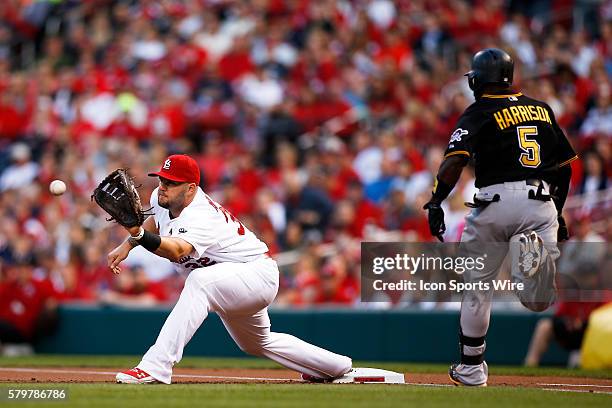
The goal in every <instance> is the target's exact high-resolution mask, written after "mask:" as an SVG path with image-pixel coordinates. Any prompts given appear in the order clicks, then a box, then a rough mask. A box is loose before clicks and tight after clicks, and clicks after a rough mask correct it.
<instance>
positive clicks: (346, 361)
mask: <svg viewBox="0 0 612 408" xmlns="http://www.w3.org/2000/svg"><path fill="white" fill-rule="evenodd" d="M351 368H353V360H351V359H350V358H349V357H343V358H342V359H339V360H338V365H337V367H334V372H333V373H331V374H332V376H333V377H340V376H341V375H344V374H346V373H348V372H349V371H351Z"/></svg>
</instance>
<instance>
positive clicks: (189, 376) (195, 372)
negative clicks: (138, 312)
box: [0, 367, 612, 394]
mask: <svg viewBox="0 0 612 408" xmlns="http://www.w3.org/2000/svg"><path fill="white" fill-rule="evenodd" d="M117 371H118V370H117V369H109V368H95V367H91V368H68V367H66V368H60V367H36V368H26V367H20V368H12V367H9V368H3V367H0V383H7V382H12V383H15V382H23V383H59V382H62V383H64V382H68V383H70V382H72V383H112V382H114V381H115V373H116V372H117ZM404 377H405V379H406V383H407V384H409V385H423V386H451V385H450V382H449V380H448V377H447V375H446V374H443V373H440V374H418V373H406V374H404ZM172 381H173V382H174V383H183V384H184V383H191V384H202V383H229V384H243V383H275V384H279V383H281V384H282V383H304V382H303V381H302V380H301V379H300V375H299V374H298V373H296V372H293V371H288V370H279V369H189V368H177V369H175V370H174V375H173V377H172ZM489 385H490V386H507V387H532V388H533V387H535V388H541V389H549V390H559V391H576V392H597V393H606V394H612V380H609V379H601V378H579V377H552V376H546V377H543V376H539V377H536V376H504V375H500V376H491V377H490V378H489Z"/></svg>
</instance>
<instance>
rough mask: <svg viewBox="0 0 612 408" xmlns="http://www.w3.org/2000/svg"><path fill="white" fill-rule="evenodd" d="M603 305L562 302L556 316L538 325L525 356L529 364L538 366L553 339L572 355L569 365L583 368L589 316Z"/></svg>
mask: <svg viewBox="0 0 612 408" xmlns="http://www.w3.org/2000/svg"><path fill="white" fill-rule="evenodd" d="M602 304H603V303H599V302H584V303H582V302H559V303H557V305H556V310H555V314H554V316H553V317H545V318H542V319H540V320H538V322H537V323H536V327H535V329H534V332H533V336H532V337H531V343H530V344H529V349H528V350H527V355H526V356H525V365H526V366H528V367H537V366H539V365H540V360H541V359H542V356H543V355H544V353H545V352H546V351H547V350H548V348H549V346H550V343H551V340H553V339H554V340H555V341H556V342H557V343H558V344H559V345H560V346H561V347H563V348H564V349H565V350H567V351H569V352H570V359H569V360H568V366H569V367H572V368H576V367H578V366H579V365H580V348H581V346H582V339H583V337H584V332H585V331H586V328H587V326H588V323H589V315H590V314H591V312H592V311H593V310H595V309H597V308H598V307H599V306H601V305H602Z"/></svg>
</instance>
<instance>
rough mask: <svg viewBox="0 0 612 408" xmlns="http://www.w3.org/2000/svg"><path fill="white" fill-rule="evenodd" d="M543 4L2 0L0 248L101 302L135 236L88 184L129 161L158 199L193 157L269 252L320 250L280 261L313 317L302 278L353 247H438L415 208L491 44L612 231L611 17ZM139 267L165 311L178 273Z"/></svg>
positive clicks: (599, 226) (575, 204) (598, 220)
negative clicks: (481, 52) (477, 62)
mask: <svg viewBox="0 0 612 408" xmlns="http://www.w3.org/2000/svg"><path fill="white" fill-rule="evenodd" d="M548 3H549V2H546V1H538V2H507V1H502V0H492V1H475V2H470V1H466V0H440V1H436V2H425V1H404V0H402V1H390V0H375V1H362V2H351V1H311V0H306V1H298V2H281V1H262V2H255V3H253V2H248V1H234V0H231V1H209V0H194V1H187V2H185V1H183V0H165V1H163V2H151V1H145V0H131V1H128V2H125V1H109V0H90V1H87V2H74V1H63V2H62V1H40V2H31V1H9V2H6V1H5V2H3V4H2V7H0V256H2V259H5V260H7V261H10V253H11V251H13V250H14V248H16V247H20V246H23V243H22V242H21V241H23V240H25V241H28V242H29V243H30V244H29V245H30V246H34V247H36V248H37V250H39V251H40V252H42V253H45V254H47V255H46V256H47V257H51V258H54V259H52V260H51V259H50V260H49V261H48V262H47V261H40V262H39V263H38V265H37V269H36V278H37V279H38V278H39V277H40V278H41V279H49V280H50V281H52V282H53V286H54V287H55V289H56V290H57V291H58V292H60V298H61V299H62V300H63V301H95V300H96V299H98V296H99V293H100V291H102V290H104V289H106V288H109V285H110V286H112V285H113V281H114V278H113V277H112V276H109V275H107V273H110V272H109V271H108V270H106V267H105V256H106V253H107V251H108V250H109V248H112V247H113V246H114V244H115V243H116V242H117V241H119V240H121V239H124V236H123V235H122V233H121V230H119V229H117V228H116V227H115V226H114V225H112V224H108V223H106V222H105V221H104V217H105V215H104V214H102V212H101V211H100V210H99V209H98V208H97V207H96V206H95V205H94V204H92V203H91V202H90V200H89V196H90V194H91V191H92V189H93V187H94V186H95V185H96V184H97V183H98V182H99V181H100V180H101V179H102V178H103V177H104V176H105V175H106V174H108V173H109V172H110V171H112V170H114V169H115V168H117V167H129V169H130V172H131V173H132V174H133V175H134V176H135V177H136V179H137V180H138V182H142V183H144V186H143V187H142V190H141V196H143V197H146V196H148V194H149V193H150V192H151V191H152V189H153V188H155V185H154V183H152V182H151V180H148V179H147V177H145V174H146V172H147V171H148V170H149V169H150V168H152V167H154V164H156V163H158V162H159V161H160V160H161V159H162V158H163V157H165V156H167V155H168V154H169V153H174V152H184V153H190V154H193V155H194V157H197V160H198V164H199V165H200V167H201V169H202V173H203V183H204V184H205V187H206V189H207V191H209V192H210V194H211V195H213V196H215V198H218V199H219V200H220V201H223V204H224V205H226V206H227V207H228V208H230V210H231V211H233V212H236V213H240V214H241V217H244V218H243V219H244V220H245V222H248V223H249V225H250V226H251V227H252V228H253V230H254V232H255V233H257V234H259V235H260V236H262V237H264V239H265V240H266V242H267V243H268V245H269V247H270V249H271V250H272V251H292V250H296V251H303V250H308V251H310V256H312V257H313V259H312V262H311V265H314V266H311V267H309V268H306V267H305V266H304V265H297V264H296V259H297V258H296V257H295V256H293V257H292V256H288V257H282V256H281V257H280V259H283V260H287V261H286V262H287V264H286V265H285V267H284V271H285V273H286V274H287V279H286V280H285V281H284V282H285V284H284V286H283V287H281V296H282V295H283V292H285V291H286V292H287V293H291V294H292V296H288V297H287V298H286V299H289V298H291V299H295V302H302V303H303V304H312V303H314V302H315V300H314V295H313V293H319V292H318V289H317V290H314V289H312V287H313V286H311V285H310V283H308V284H303V283H301V282H311V281H313V280H312V279H310V278H308V279H301V278H300V279H295V276H296V275H298V274H300V270H302V269H313V270H314V271H315V272H317V271H318V269H319V267H320V266H321V265H326V264H328V263H329V259H328V258H329V257H333V256H334V255H333V254H335V253H336V252H335V251H337V250H338V249H337V248H336V245H338V244H339V243H342V245H352V244H358V243H359V242H360V241H361V240H366V239H375V238H378V239H402V240H422V241H429V240H431V239H432V237H430V235H429V233H428V230H427V223H426V219H425V213H424V212H423V211H422V209H421V207H422V205H423V203H424V202H425V201H427V198H428V195H429V194H430V192H431V188H432V185H433V181H434V180H433V176H432V174H433V172H434V171H436V170H437V168H438V165H439V163H440V160H441V158H442V155H443V151H444V148H445V146H446V144H447V142H448V140H449V137H450V132H451V131H452V129H453V128H454V126H455V123H456V120H457V118H458V116H459V114H460V113H461V112H462V111H463V110H464V109H465V108H466V107H467V106H468V105H469V104H470V103H471V101H472V94H471V92H470V90H469V88H468V86H467V82H466V81H465V78H464V77H463V74H464V73H465V72H466V71H467V70H468V68H469V61H470V57H471V55H472V53H473V52H474V51H475V50H476V49H480V48H483V47H485V46H496V47H502V48H507V49H508V51H509V52H510V54H511V55H512V56H513V57H514V59H515V61H516V73H515V84H516V88H517V89H518V90H520V91H522V92H523V93H525V94H527V95H530V96H533V97H537V98H540V99H545V100H546V101H548V103H549V104H550V105H551V106H552V108H553V110H554V112H555V114H556V116H557V119H558V121H559V123H560V124H561V126H562V127H563V128H564V130H565V131H566V132H567V134H568V137H569V139H570V141H571V142H572V144H573V145H574V147H575V148H576V150H577V151H579V152H580V153H581V157H582V158H583V161H576V162H574V163H573V164H572V167H573V169H574V177H573V180H572V186H573V189H572V192H571V193H572V196H570V197H569V199H568V205H567V206H566V207H567V212H568V214H570V215H574V213H575V212H583V213H586V214H587V215H588V216H589V217H590V218H591V220H592V225H591V227H590V228H591V230H593V231H595V232H597V233H604V232H605V234H606V237H608V236H609V230H610V228H609V227H608V223H606V220H607V219H608V218H609V208H610V206H609V205H610V199H609V197H610V196H609V190H610V184H609V182H608V177H609V175H610V171H612V153H611V152H612V147H611V146H612V144H611V142H610V140H611V139H610V129H612V125H611V124H610V116H611V113H610V112H611V108H610V94H611V92H610V89H612V81H611V77H612V57H611V54H610V49H611V47H610V43H611V41H610V40H611V38H612V37H611V36H612V28H611V27H612V20H611V17H610V12H609V9H610V5H609V2H603V3H601V2H570V3H568V4H567V8H559V7H558V5H557V4H556V3H555V4H553V6H554V7H553V8H551V7H548ZM583 152H586V153H583ZM595 152H596V153H595ZM55 178H61V179H63V180H64V181H66V182H67V184H68V192H67V193H66V194H64V195H63V196H61V197H53V196H51V195H50V194H48V192H47V186H48V183H49V182H50V181H51V180H53V179H55ZM473 189H474V187H473V182H472V183H470V180H469V177H468V178H466V179H465V180H463V179H462V182H461V183H459V184H458V185H457V187H456V191H455V192H454V194H455V196H454V197H455V199H453V201H452V202H451V208H449V209H448V210H449V211H448V212H447V215H448V219H447V227H448V231H447V238H449V239H457V237H458V236H459V235H460V232H461V228H462V217H463V215H464V214H465V211H466V209H465V208H464V207H462V201H470V200H471V199H472V195H473ZM598 192H599V193H600V194H597V193H598ZM596 195H597V196H596ZM581 228H582V225H581V224H580V223H578V224H577V225H575V226H574V225H570V230H572V229H575V230H576V231H577V232H578V233H581V232H580V230H581ZM101 242H103V243H102V244H101ZM347 243H348V244H347ZM330 247H332V248H336V249H334V250H329V248H330ZM90 248H91V249H90ZM289 253H291V252H289ZM136 255H137V254H136ZM298 258H299V257H298ZM147 259H152V261H149V262H148V263H144V261H143V260H141V259H139V257H138V256H135V258H134V259H133V260H132V259H130V260H129V263H130V265H131V266H132V267H135V266H136V265H138V264H140V265H143V267H144V270H145V273H146V275H147V276H148V278H149V279H150V280H152V281H155V282H156V283H159V284H160V285H161V286H163V287H165V288H166V289H167V292H168V296H169V297H170V298H171V300H172V299H173V298H172V296H174V295H175V291H174V290H173V288H175V287H176V285H177V283H179V282H180V279H182V278H181V277H179V276H177V275H175V274H173V273H172V271H171V270H170V269H169V268H168V267H167V265H166V264H164V265H161V264H157V263H156V262H157V261H155V260H154V258H147ZM332 269H333V270H334V271H335V270H342V268H340V267H337V268H336V267H334V268H332ZM292 275H293V276H292ZM306 275H308V274H306ZM349 275H350V276H352V275H351V274H349ZM335 276H336V274H335V272H334V273H327V275H326V276H325V279H326V282H327V283H326V286H325V287H326V288H327V289H326V291H327V292H326V293H327V294H326V295H325V296H324V297H325V298H326V299H328V300H329V299H336V295H333V292H334V290H332V289H333V288H334V287H337V286H338V285H339V287H342V284H341V283H338V282H339V281H340V280H341V279H339V278H338V279H336V278H335ZM323 279H324V277H323V276H319V274H318V273H317V276H316V279H315V280H316V281H317V283H316V285H315V284H314V283H313V285H314V287H316V288H321V285H322V284H323V283H322V281H323ZM330 282H331V283H333V284H329V285H327V284H328V283H330ZM0 284H2V281H0ZM348 287H350V284H349V285H348ZM330 288H331V289H330ZM300 291H303V292H304V293H296V292H300ZM328 292H329V293H328ZM341 292H342V291H341ZM117 293H120V292H117ZM330 293H332V294H331V295H330ZM108 296H109V297H116V296H119V295H116V294H115V295H108ZM122 296H123V295H122ZM317 296H318V295H317ZM340 298H343V295H338V299H340ZM279 299H281V298H279ZM148 301H149V300H147V301H146V302H148ZM326 302H327V300H326ZM346 304H350V302H347V303H346Z"/></svg>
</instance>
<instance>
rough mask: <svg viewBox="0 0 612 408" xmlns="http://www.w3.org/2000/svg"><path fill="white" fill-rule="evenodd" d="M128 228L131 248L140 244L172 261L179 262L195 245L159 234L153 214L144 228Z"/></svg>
mask: <svg viewBox="0 0 612 408" xmlns="http://www.w3.org/2000/svg"><path fill="white" fill-rule="evenodd" d="M127 230H128V232H129V233H130V237H129V238H128V240H127V242H128V245H130V247H131V248H134V247H136V246H138V245H140V246H142V247H143V248H144V249H146V250H147V251H149V252H153V253H154V254H155V255H159V256H161V257H162V258H166V259H168V260H170V261H172V262H178V260H179V259H181V258H183V257H185V256H187V255H189V254H190V253H191V251H193V245H191V244H190V243H189V242H187V241H185V240H184V239H181V238H177V237H161V236H159V235H158V234H159V231H158V229H157V225H156V224H155V219H154V218H153V217H152V216H150V217H149V218H147V219H146V220H145V222H144V224H143V225H142V229H141V227H132V228H127ZM119 262H120V261H119ZM117 264H118V262H117ZM111 268H112V266H111Z"/></svg>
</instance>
